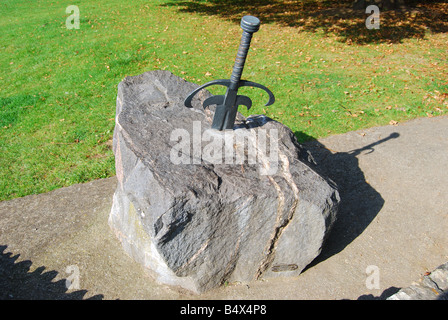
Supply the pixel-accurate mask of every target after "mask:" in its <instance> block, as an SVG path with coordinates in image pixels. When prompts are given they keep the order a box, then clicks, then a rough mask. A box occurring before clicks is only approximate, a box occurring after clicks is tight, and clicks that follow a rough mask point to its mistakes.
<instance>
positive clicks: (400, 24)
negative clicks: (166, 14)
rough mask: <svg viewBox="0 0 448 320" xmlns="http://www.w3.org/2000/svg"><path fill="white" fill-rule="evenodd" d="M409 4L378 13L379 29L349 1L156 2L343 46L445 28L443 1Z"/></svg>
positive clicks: (393, 40)
mask: <svg viewBox="0 0 448 320" xmlns="http://www.w3.org/2000/svg"><path fill="white" fill-rule="evenodd" d="M411 3H412V4H413V6H412V7H404V8H400V9H397V10H390V11H381V12H380V28H379V29H367V27H366V19H367V17H369V16H370V15H371V13H368V14H366V13H365V9H364V10H354V9H352V6H353V0H349V1H347V0H342V1H337V0H321V1H319V0H301V1H297V0H253V1H241V0H190V1H182V0H167V2H166V3H164V4H162V5H163V6H170V7H177V9H178V10H179V11H180V12H188V13H198V14H203V15H208V16H217V17H220V18H223V19H227V20H230V21H233V22H235V23H239V22H240V20H241V17H242V16H244V15H246V14H250V15H254V16H257V17H258V18H259V19H260V20H261V21H262V23H277V24H279V25H281V26H287V27H294V28H297V30H298V31H309V32H316V31H322V32H324V33H325V34H334V35H336V36H337V37H338V38H339V40H340V41H341V42H346V43H349V44H350V43H354V44H368V43H382V42H386V43H399V42H401V41H402V40H403V39H407V38H419V39H423V38H424V37H425V35H426V33H428V32H430V33H441V32H448V3H447V1H440V0H439V1H436V0H432V1H424V3H419V1H411Z"/></svg>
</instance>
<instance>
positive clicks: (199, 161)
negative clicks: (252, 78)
mask: <svg viewBox="0 0 448 320" xmlns="http://www.w3.org/2000/svg"><path fill="white" fill-rule="evenodd" d="M196 87H197V86H196V85H195V84H192V83H188V82H185V81H184V80H182V79H180V78H178V77H176V76H174V75H173V74H171V73H170V72H165V71H154V72H147V73H144V74H142V75H139V76H135V77H127V78H126V79H125V80H123V82H121V83H120V84H119V86H118V96H117V115H116V127H115V132H114V153H115V158H116V172H117V178H118V186H117V189H116V192H115V194H114V198H113V205H112V209H111V213H110V217H109V224H110V226H111V227H112V228H113V229H114V230H115V233H116V234H117V236H118V238H119V239H120V241H121V242H122V245H123V247H124V249H125V251H126V252H127V253H128V254H129V255H130V256H131V257H133V258H134V259H135V260H136V261H138V262H140V263H141V264H143V265H144V266H145V267H146V268H148V269H149V270H151V273H152V274H153V276H154V277H155V278H156V279H157V280H158V281H160V282H162V283H165V284H169V285H176V286H181V287H183V288H186V289H189V290H191V291H193V292H203V291H205V290H208V289H211V288H213V287H216V286H218V285H220V284H222V283H224V282H226V281H229V282H232V281H251V280H254V279H260V278H269V277H277V276H294V275H298V274H299V273H300V272H301V271H302V270H303V269H304V268H305V267H306V266H307V265H308V264H309V263H310V262H311V261H312V260H313V259H314V258H315V257H316V256H318V255H319V253H320V251H321V248H322V245H323V242H324V240H325V239H326V237H327V235H328V232H329V230H330V229H331V226H332V224H333V222H334V221H335V218H336V213H337V207H338V203H339V194H338V191H337V188H336V186H335V185H334V183H332V182H331V181H330V180H328V179H326V178H324V177H323V176H322V175H319V174H318V173H316V171H315V170H313V166H314V164H313V162H312V160H310V154H309V153H308V152H307V151H306V150H305V149H304V148H303V147H302V146H301V145H300V144H298V143H297V141H296V138H295V136H294V134H293V133H292V132H291V130H289V129H288V128H287V127H286V126H284V125H282V124H281V123H279V122H276V121H273V120H272V119H269V118H267V117H264V116H251V117H249V118H247V119H244V117H243V116H242V115H239V116H238V119H239V121H237V123H236V126H237V128H236V129H235V130H226V131H221V132H219V131H214V130H210V126H211V121H212V117H213V110H212V111H209V110H206V111H204V110H203V109H202V107H201V105H202V101H203V100H204V99H206V98H207V97H208V96H209V93H208V92H206V91H203V93H202V95H198V98H196V100H193V106H194V108H193V109H188V108H186V107H185V106H184V105H183V100H184V98H185V97H186V96H187V94H188V93H189V92H191V91H192V90H193V89H194V88H196ZM186 138H188V139H186ZM243 138H244V139H245V140H244V139H243ZM263 138H264V139H265V140H263ZM187 140H188V141H187ZM229 141H230V142H229ZM263 141H264V143H265V144H263ZM186 142H189V143H186ZM219 142H225V143H224V146H223V149H218V148H216V146H217V145H221V144H219ZM185 143H186V144H185ZM263 146H265V147H266V148H263ZM211 147H213V148H211ZM211 150H213V151H211ZM217 150H221V151H222V152H220V151H217ZM229 155H230V156H229ZM254 155H256V157H255V160H254V159H253V158H250V156H254ZM182 156H183V158H182ZM173 159H174V160H173ZM179 162H180V163H179Z"/></svg>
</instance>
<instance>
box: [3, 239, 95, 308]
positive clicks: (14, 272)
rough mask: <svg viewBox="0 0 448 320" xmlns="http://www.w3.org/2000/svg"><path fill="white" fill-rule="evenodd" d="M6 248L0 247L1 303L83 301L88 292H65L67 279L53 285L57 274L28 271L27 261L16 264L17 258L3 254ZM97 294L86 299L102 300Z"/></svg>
mask: <svg viewBox="0 0 448 320" xmlns="http://www.w3.org/2000/svg"><path fill="white" fill-rule="evenodd" d="M6 248H7V246H6V245H0V300H83V299H84V295H85V294H86V293H87V290H77V291H72V292H67V291H68V290H67V285H66V280H65V279H62V280H59V281H56V282H53V279H54V278H55V277H56V276H57V274H58V272H57V271H54V270H52V271H46V272H44V270H45V267H43V266H42V267H38V268H37V269H36V270H34V271H32V272H30V267H31V265H32V264H33V263H32V262H31V261H30V260H25V261H20V262H16V260H17V259H18V257H19V255H15V256H12V253H11V252H5V250H6ZM101 299H103V295H96V296H93V297H90V298H88V300H101Z"/></svg>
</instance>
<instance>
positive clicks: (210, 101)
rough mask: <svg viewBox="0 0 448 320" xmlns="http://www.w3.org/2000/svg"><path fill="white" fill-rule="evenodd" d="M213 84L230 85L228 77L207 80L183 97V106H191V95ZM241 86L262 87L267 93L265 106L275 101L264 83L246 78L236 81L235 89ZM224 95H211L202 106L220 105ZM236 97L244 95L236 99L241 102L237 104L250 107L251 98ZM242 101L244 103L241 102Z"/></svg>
mask: <svg viewBox="0 0 448 320" xmlns="http://www.w3.org/2000/svg"><path fill="white" fill-rule="evenodd" d="M213 85H221V86H225V87H229V86H230V85H231V80H229V79H219V80H212V81H210V82H207V83H206V84H203V85H202V86H200V87H198V88H196V89H195V90H193V91H192V92H191V93H190V94H189V95H188V96H187V98H186V99H185V102H184V104H185V106H186V107H187V108H193V105H192V104H191V102H192V100H193V97H194V96H195V95H196V94H197V93H198V92H199V91H201V90H202V89H204V88H206V87H209V86H213ZM241 87H256V88H260V89H263V90H264V91H266V92H267V94H268V95H269V100H268V102H267V103H266V104H265V106H270V105H271V104H273V103H274V102H275V97H274V94H273V93H272V91H271V90H269V89H268V88H266V87H265V86H264V85H262V84H259V83H256V82H252V81H247V80H240V81H239V82H238V85H237V88H236V90H238V89H239V88H241ZM224 97H225V96H224V95H217V96H211V97H209V98H207V99H206V100H205V101H204V103H203V105H202V106H203V107H204V109H205V108H207V107H208V106H210V105H212V104H217V105H220V104H222V103H223V102H224ZM237 97H244V98H240V99H237V102H241V104H238V105H244V106H246V107H247V110H249V109H250V108H251V107H252V100H251V99H250V98H249V97H247V96H243V95H238V96H237ZM243 102H244V103H243Z"/></svg>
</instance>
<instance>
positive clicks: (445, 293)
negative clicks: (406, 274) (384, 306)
mask: <svg viewBox="0 0 448 320" xmlns="http://www.w3.org/2000/svg"><path fill="white" fill-rule="evenodd" d="M387 300H448V262H447V263H445V264H442V265H441V266H439V267H438V268H437V269H435V270H434V271H432V272H431V273H429V274H425V275H424V276H423V277H422V278H421V279H420V281H419V282H417V283H414V284H412V285H410V286H409V287H407V288H403V289H401V290H400V291H398V292H397V293H395V294H394V295H392V296H390V297H389V298H387Z"/></svg>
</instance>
